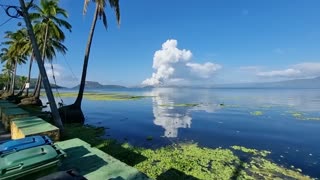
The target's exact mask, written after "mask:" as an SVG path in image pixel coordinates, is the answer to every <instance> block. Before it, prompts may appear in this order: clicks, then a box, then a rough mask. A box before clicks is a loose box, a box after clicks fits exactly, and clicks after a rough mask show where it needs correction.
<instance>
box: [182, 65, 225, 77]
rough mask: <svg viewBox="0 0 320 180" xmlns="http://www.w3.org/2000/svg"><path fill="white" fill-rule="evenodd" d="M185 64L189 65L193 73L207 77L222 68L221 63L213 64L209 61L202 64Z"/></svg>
mask: <svg viewBox="0 0 320 180" xmlns="http://www.w3.org/2000/svg"><path fill="white" fill-rule="evenodd" d="M186 66H188V67H190V70H191V72H192V73H193V74H195V75H196V76H199V77H201V78H209V77H211V76H212V74H213V73H215V72H216V71H217V70H219V69H221V68H222V66H221V65H219V64H213V63H211V62H206V63H204V64H197V63H187V64H186Z"/></svg>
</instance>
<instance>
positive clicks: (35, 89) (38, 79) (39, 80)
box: [32, 72, 41, 97]
mask: <svg viewBox="0 0 320 180" xmlns="http://www.w3.org/2000/svg"><path fill="white" fill-rule="evenodd" d="M39 83H41V73H40V72H39V74H38V78H37V82H36V84H35V85H34V89H33V93H32V96H33V97H34V96H35V95H36V92H37V89H38V87H39Z"/></svg>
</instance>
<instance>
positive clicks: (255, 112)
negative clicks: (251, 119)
mask: <svg viewBox="0 0 320 180" xmlns="http://www.w3.org/2000/svg"><path fill="white" fill-rule="evenodd" d="M250 114H251V115H253V116H261V115H263V112H262V111H254V112H250Z"/></svg>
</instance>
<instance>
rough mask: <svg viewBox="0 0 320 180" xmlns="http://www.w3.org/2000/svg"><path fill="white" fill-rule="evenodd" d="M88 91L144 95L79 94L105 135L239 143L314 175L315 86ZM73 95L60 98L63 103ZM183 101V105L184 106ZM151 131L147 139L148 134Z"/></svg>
mask: <svg viewBox="0 0 320 180" xmlns="http://www.w3.org/2000/svg"><path fill="white" fill-rule="evenodd" d="M94 92H106V93H124V94H130V95H143V96H150V97H147V98H143V99H139V100H128V101H94V100H88V99H84V100H83V104H82V109H83V111H84V113H85V117H86V122H85V123H86V124H90V125H95V126H102V127H105V128H106V135H105V136H106V137H107V138H115V139H117V140H118V141H120V142H129V143H130V144H132V145H135V146H142V147H147V148H158V147H161V146H165V145H168V144H172V143H179V142H194V143H198V145H199V146H204V147H211V148H217V147H223V148H228V147H230V146H232V145H240V146H245V147H248V148H255V149H259V150H269V151H271V152H272V154H271V155H269V156H268V158H270V159H272V160H273V161H274V162H276V163H278V164H282V165H284V166H286V167H290V166H292V165H293V166H294V167H296V168H300V169H302V171H303V173H304V174H308V175H310V176H312V177H320V153H319V152H320V143H319V142H320V141H319V140H320V111H319V110H320V89H295V90H289V89H190V88H179V89H176V88H157V89H125V90H124V89H121V90H120V89H119V90H109V91H108V90H105V91H102V90H97V91H94ZM74 99H75V98H63V101H64V103H65V104H69V103H72V102H73V101H74ZM186 104H189V106H186ZM150 137H152V140H150V139H151V138H150Z"/></svg>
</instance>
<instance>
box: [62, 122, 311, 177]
mask: <svg viewBox="0 0 320 180" xmlns="http://www.w3.org/2000/svg"><path fill="white" fill-rule="evenodd" d="M65 130H66V132H67V134H66V137H65V138H66V139H69V138H75V137H78V138H80V139H83V140H84V141H87V142H88V143H90V144H91V145H92V146H94V147H97V148H99V149H101V150H102V151H104V152H106V153H108V154H110V155H112V156H113V157H115V158H117V159H119V160H121V161H123V162H125V163H127V164H128V165H131V166H134V167H136V168H137V169H138V170H140V171H141V172H143V173H145V174H147V175H148V176H149V177H150V178H157V179H175V178H176V177H177V175H178V176H179V178H181V179H193V178H198V179H233V178H234V179H276V178H278V179H279V178H280V179H311V178H310V177H308V176H305V175H303V174H302V173H301V169H294V167H291V168H285V167H282V166H279V165H277V164H275V163H273V162H271V161H270V160H268V159H266V157H267V155H268V154H270V153H271V152H269V151H259V150H256V149H249V148H245V147H241V146H232V147H231V148H230V149H223V148H216V149H211V148H204V147H199V146H198V145H197V144H175V145H172V146H167V147H162V148H159V149H155V150H152V149H144V148H138V147H132V146H130V145H129V144H128V143H124V144H119V143H117V142H116V141H115V140H106V139H102V138H100V137H101V136H102V135H103V133H104V128H97V127H93V126H81V125H66V126H65ZM79 132H81V133H79ZM237 152H241V153H244V154H245V155H246V157H247V158H246V160H240V158H239V157H238V156H237V155H236V154H237ZM164 174H165V175H164Z"/></svg>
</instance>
